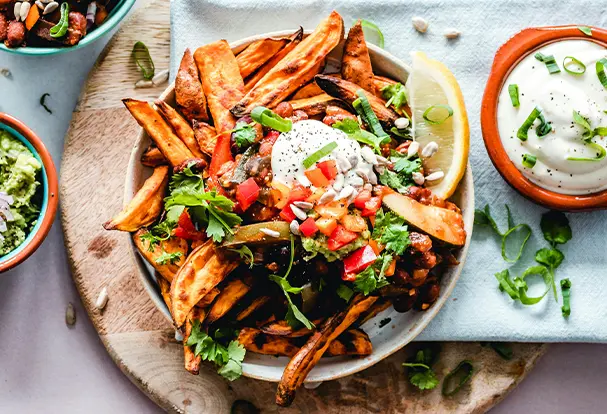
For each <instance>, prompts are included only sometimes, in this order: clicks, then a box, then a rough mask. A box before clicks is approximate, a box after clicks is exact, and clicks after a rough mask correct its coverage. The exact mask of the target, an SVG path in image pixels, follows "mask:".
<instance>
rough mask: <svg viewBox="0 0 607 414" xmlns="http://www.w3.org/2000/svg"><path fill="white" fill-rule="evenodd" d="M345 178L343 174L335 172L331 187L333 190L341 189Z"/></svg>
mask: <svg viewBox="0 0 607 414" xmlns="http://www.w3.org/2000/svg"><path fill="white" fill-rule="evenodd" d="M345 180H346V178H345V177H344V175H343V174H337V176H335V182H334V183H333V189H334V190H335V191H341V189H342V188H344V182H345Z"/></svg>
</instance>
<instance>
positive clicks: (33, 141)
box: [0, 112, 59, 273]
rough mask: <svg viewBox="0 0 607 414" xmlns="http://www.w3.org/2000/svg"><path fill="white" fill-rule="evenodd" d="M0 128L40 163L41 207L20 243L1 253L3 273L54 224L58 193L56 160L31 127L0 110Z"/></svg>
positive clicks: (28, 254) (24, 255)
mask: <svg viewBox="0 0 607 414" xmlns="http://www.w3.org/2000/svg"><path fill="white" fill-rule="evenodd" d="M0 130H7V131H8V132H10V133H11V134H12V135H13V136H14V137H16V138H17V139H18V140H19V141H21V142H22V143H23V144H24V145H25V146H26V147H27V148H28V149H29V150H30V151H31V152H32V154H34V156H35V157H36V158H37V159H38V160H39V161H40V162H41V163H42V172H41V177H40V181H41V184H42V185H41V191H42V206H41V207H40V216H39V217H38V222H37V224H36V225H35V226H34V229H33V230H32V231H31V232H30V234H29V235H28V236H27V238H26V239H25V241H24V242H23V243H22V244H21V245H20V246H19V247H17V248H16V249H15V250H13V251H12V252H10V253H8V254H7V255H5V256H0V273H2V272H4V271H7V270H9V269H12V268H13V267H15V266H17V265H18V264H20V263H22V262H23V261H24V260H26V259H27V258H28V257H30V256H31V255H32V253H34V252H35V251H36V249H37V248H38V247H39V246H40V244H42V242H43V241H44V239H45V237H46V235H47V234H48V232H49V230H50V229H51V227H52V225H53V221H55V213H56V211H57V204H58V203H59V197H58V195H59V193H58V191H57V188H58V181H57V171H56V170H55V164H54V163H53V160H52V159H51V155H50V154H49V152H48V150H47V149H46V147H45V146H44V144H43V143H42V140H40V138H38V136H37V135H36V134H35V133H34V131H32V130H31V129H29V128H28V127H27V126H25V124H24V123H23V122H21V121H19V120H17V119H15V118H13V117H12V116H10V115H7V114H5V113H2V112H0Z"/></svg>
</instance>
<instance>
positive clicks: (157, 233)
mask: <svg viewBox="0 0 607 414" xmlns="http://www.w3.org/2000/svg"><path fill="white" fill-rule="evenodd" d="M175 227H177V223H176V222H174V221H171V220H165V221H163V222H161V223H159V224H158V225H156V226H154V227H152V228H150V229H149V231H148V232H147V233H144V234H142V235H141V236H140V239H141V241H143V242H145V241H147V242H148V243H149V245H148V251H150V252H153V251H154V248H155V246H158V245H159V244H160V243H161V242H163V241H165V240H168V239H169V238H170V237H171V234H172V233H173V230H174V229H175Z"/></svg>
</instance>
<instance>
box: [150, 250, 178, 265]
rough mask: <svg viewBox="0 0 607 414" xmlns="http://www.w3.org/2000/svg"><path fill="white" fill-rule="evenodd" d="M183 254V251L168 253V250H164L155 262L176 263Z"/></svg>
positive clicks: (160, 263)
mask: <svg viewBox="0 0 607 414" xmlns="http://www.w3.org/2000/svg"><path fill="white" fill-rule="evenodd" d="M182 256H183V253H181V252H172V253H168V252H165V251H163V252H162V254H161V255H160V256H158V257H157V258H156V260H155V262H156V263H158V264H159V265H166V264H169V263H170V264H175V262H177V261H178V260H179V258H180V257H182Z"/></svg>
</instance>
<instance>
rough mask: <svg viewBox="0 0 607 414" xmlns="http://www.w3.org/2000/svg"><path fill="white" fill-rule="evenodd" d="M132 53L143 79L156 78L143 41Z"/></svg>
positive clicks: (150, 58) (138, 43)
mask: <svg viewBox="0 0 607 414" xmlns="http://www.w3.org/2000/svg"><path fill="white" fill-rule="evenodd" d="M64 4H65V3H64ZM131 53H132V54H133V58H134V59H135V63H136V64H137V66H138V67H139V69H141V73H142V74H143V79H146V80H151V79H152V78H153V77H154V72H155V68H154V61H153V60H152V56H151V55H150V51H149V50H148V47H147V46H146V45H145V43H143V42H141V41H139V42H136V43H135V44H134V45H133V51H132V52H131Z"/></svg>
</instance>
